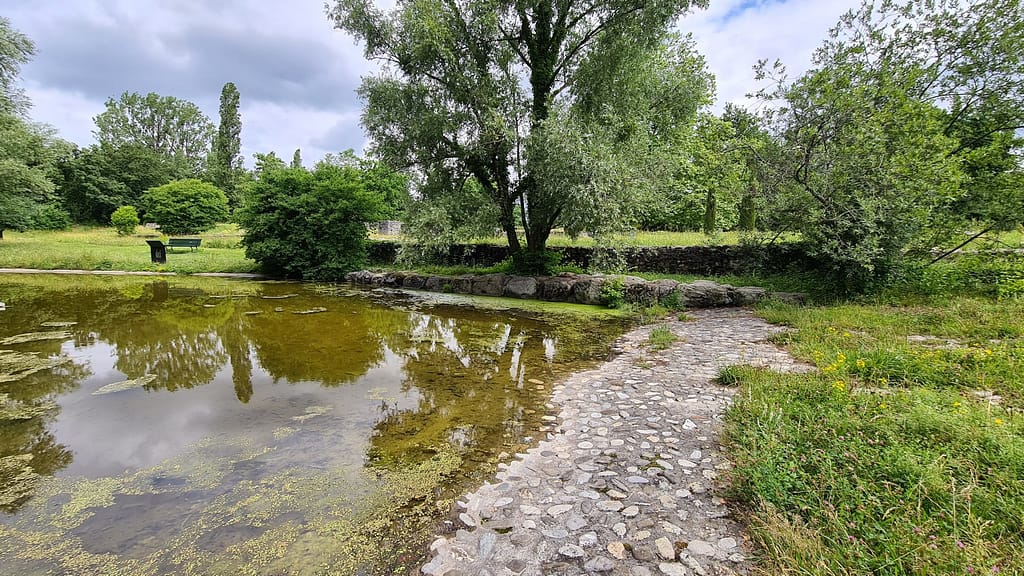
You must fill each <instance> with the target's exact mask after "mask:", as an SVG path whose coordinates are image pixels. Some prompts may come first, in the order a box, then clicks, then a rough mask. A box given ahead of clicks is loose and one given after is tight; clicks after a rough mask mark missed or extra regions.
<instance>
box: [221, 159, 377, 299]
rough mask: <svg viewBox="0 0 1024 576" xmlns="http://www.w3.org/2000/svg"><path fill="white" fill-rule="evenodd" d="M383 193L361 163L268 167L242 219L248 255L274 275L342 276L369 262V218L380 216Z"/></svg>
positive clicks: (241, 213) (244, 206)
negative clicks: (368, 182)
mask: <svg viewBox="0 0 1024 576" xmlns="http://www.w3.org/2000/svg"><path fill="white" fill-rule="evenodd" d="M383 208H384V203H383V202H382V200H381V198H380V195H378V194H374V193H373V192H371V191H368V190H367V189H366V188H365V187H364V185H363V183H362V178H361V173H360V171H359V169H358V168H355V167H352V166H338V165H333V164H326V163H321V164H318V165H317V167H316V168H315V169H314V170H313V171H312V172H310V171H308V170H306V169H304V168H285V169H277V170H268V171H264V172H263V174H262V175H261V176H260V179H259V181H257V182H255V183H254V184H253V185H252V187H251V188H250V189H249V190H247V191H246V195H245V197H244V199H243V202H242V207H241V208H240V209H239V211H238V213H237V217H238V222H239V224H240V225H241V226H242V228H244V229H245V231H246V233H245V237H244V238H243V239H242V244H243V245H244V246H245V255H246V256H247V257H249V258H252V259H253V260H255V261H257V262H259V263H260V265H261V266H262V267H263V269H264V270H265V271H267V272H270V273H272V274H279V275H283V276H287V277H290V278H302V279H306V280H338V279H340V278H341V277H342V276H343V275H344V274H345V273H346V272H349V271H351V270H355V269H357V268H360V267H362V266H363V265H364V264H365V262H366V246H365V242H366V236H367V229H366V222H370V221H374V220H376V219H378V218H379V216H380V214H381V211H382V210H383Z"/></svg>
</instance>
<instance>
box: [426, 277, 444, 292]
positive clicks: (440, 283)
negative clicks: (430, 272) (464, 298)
mask: <svg viewBox="0 0 1024 576" xmlns="http://www.w3.org/2000/svg"><path fill="white" fill-rule="evenodd" d="M449 281H450V278H448V277H447V276H427V279H426V280H425V281H424V282H423V289H424V290H428V291H430V292H448V291H449V290H450V288H451V285H450V284H449Z"/></svg>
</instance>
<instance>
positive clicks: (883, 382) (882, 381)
mask: <svg viewBox="0 0 1024 576" xmlns="http://www.w3.org/2000/svg"><path fill="white" fill-rule="evenodd" d="M878 384H879V386H885V385H887V384H889V379H888V378H879V379H878Z"/></svg>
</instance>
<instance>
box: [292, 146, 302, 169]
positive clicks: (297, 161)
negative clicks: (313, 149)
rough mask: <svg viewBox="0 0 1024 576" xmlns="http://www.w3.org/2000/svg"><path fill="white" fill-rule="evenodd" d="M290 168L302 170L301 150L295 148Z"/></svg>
mask: <svg viewBox="0 0 1024 576" xmlns="http://www.w3.org/2000/svg"><path fill="white" fill-rule="evenodd" d="M290 168H302V149H301V148H296V149H295V153H294V154H292V164H291V166H290Z"/></svg>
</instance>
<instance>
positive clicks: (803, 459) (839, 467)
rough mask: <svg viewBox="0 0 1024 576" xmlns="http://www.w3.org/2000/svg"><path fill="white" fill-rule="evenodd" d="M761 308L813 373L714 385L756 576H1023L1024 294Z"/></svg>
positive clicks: (905, 293)
mask: <svg viewBox="0 0 1024 576" xmlns="http://www.w3.org/2000/svg"><path fill="white" fill-rule="evenodd" d="M965 276H969V275H965ZM759 312H760V314H761V315H762V316H764V317H765V318H766V319H768V320H769V321H771V322H775V323H781V324H785V325H788V326H790V327H791V328H792V330H791V331H790V332H788V333H786V334H784V335H783V336H781V337H779V338H778V339H777V341H778V342H779V343H782V344H785V345H786V346H787V347H788V348H789V350H790V351H791V352H792V353H793V354H794V355H795V356H797V357H799V358H801V359H803V360H805V361H807V362H809V363H811V364H814V365H815V366H817V368H818V371H817V372H815V373H810V374H804V375H795V374H793V375H782V374H778V373H775V372H771V371H767V370H758V369H753V368H742V367H731V368H729V369H727V370H725V371H723V373H722V374H721V376H720V381H722V382H723V383H729V384H739V385H740V386H741V391H740V393H739V394H738V395H737V401H736V404H735V405H734V406H733V408H732V409H731V410H730V412H729V415H728V419H727V432H726V441H727V445H728V447H729V448H728V449H729V451H730V454H731V459H732V461H733V462H734V463H735V468H734V470H733V471H732V473H731V488H730V494H731V497H732V498H733V499H735V500H738V501H739V502H741V503H742V504H743V505H744V507H745V509H746V510H747V512H748V520H749V525H750V528H751V533H752V536H753V537H754V539H755V541H756V542H757V543H758V544H759V545H760V547H761V548H762V551H763V558H762V561H763V562H762V567H763V569H764V572H765V573H767V574H865V575H867V574H882V575H887V574H892V575H903V574H994V573H998V572H1001V573H1003V574H1024V554H1021V553H1020V551H1021V550H1024V418H1022V416H1021V411H1022V410H1024V379H1022V378H1021V376H1020V374H1021V373H1022V370H1024V298H1019V297H1018V298H1004V299H997V298H995V297H993V296H990V295H986V294H981V293H979V292H977V291H975V290H973V289H967V288H965V287H963V286H961V287H959V288H956V287H953V288H948V287H947V289H946V290H945V291H942V292H936V291H935V290H933V289H931V288H928V289H924V290H913V289H910V288H908V287H906V286H905V287H903V289H901V290H900V291H899V292H895V291H894V292H892V293H888V294H882V295H880V296H876V297H874V298H870V299H865V300H863V301H859V302H845V303H839V304H834V305H828V306H813V307H798V306H793V305H786V304H782V303H777V302H769V303H766V304H764V305H763V306H762V307H761V308H760V310H759ZM982 394H983V395H982ZM989 394H994V395H995V397H999V400H998V401H995V402H993V401H991V400H992V399H993V397H992V396H989Z"/></svg>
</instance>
